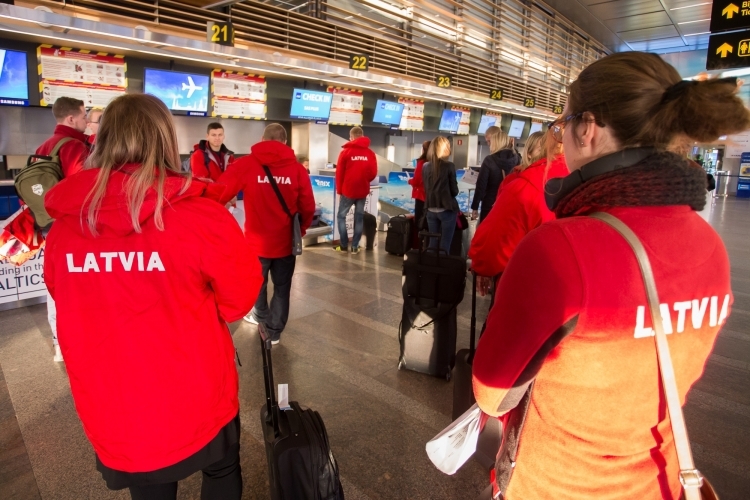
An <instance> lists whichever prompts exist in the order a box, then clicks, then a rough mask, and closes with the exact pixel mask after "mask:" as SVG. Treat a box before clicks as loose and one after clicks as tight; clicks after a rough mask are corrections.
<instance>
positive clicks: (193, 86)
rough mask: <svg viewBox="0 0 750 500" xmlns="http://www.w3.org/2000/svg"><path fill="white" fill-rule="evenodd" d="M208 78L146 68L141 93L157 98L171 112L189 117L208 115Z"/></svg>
mask: <svg viewBox="0 0 750 500" xmlns="http://www.w3.org/2000/svg"><path fill="white" fill-rule="evenodd" d="M208 86H209V84H208V76H207V75H201V74H193V73H181V72H179V71H166V70H161V69H151V68H146V72H145V74H144V78H143V93H144V94H151V95H153V96H155V97H158V98H159V100H161V101H162V102H163V103H164V104H166V106H167V107H168V108H169V109H170V110H171V111H187V113H188V114H189V115H193V116H206V114H207V113H208Z"/></svg>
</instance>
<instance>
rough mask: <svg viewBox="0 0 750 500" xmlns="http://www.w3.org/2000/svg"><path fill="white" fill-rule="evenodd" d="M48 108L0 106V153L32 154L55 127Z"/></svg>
mask: <svg viewBox="0 0 750 500" xmlns="http://www.w3.org/2000/svg"><path fill="white" fill-rule="evenodd" d="M55 125H56V123H55V119H54V117H53V116H52V111H51V110H49V109H47V108H22V107H14V106H0V155H30V154H32V153H34V151H36V148H37V147H39V145H40V144H41V143H43V142H44V141H46V140H47V139H48V138H49V137H50V136H51V135H52V132H53V131H54V129H55Z"/></svg>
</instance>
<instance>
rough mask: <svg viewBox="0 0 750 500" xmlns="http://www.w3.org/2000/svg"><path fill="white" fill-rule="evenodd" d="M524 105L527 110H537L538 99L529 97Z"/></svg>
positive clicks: (524, 101)
mask: <svg viewBox="0 0 750 500" xmlns="http://www.w3.org/2000/svg"><path fill="white" fill-rule="evenodd" d="M523 105H524V107H526V108H535V107H536V99H535V98H533V97H527V98H526V99H524V100H523Z"/></svg>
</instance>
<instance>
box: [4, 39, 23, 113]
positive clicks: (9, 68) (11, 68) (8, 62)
mask: <svg viewBox="0 0 750 500" xmlns="http://www.w3.org/2000/svg"><path fill="white" fill-rule="evenodd" d="M0 104H9V105H12V106H28V105H29V81H28V71H27V66H26V53H25V52H17V51H15V50H5V49H0Z"/></svg>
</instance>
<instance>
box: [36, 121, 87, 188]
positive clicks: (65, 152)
mask: <svg viewBox="0 0 750 500" xmlns="http://www.w3.org/2000/svg"><path fill="white" fill-rule="evenodd" d="M65 137H72V138H73V139H76V140H74V141H68V142H66V143H65V144H64V145H63V147H62V148H60V166H61V167H62V171H63V176H65V177H68V176H69V175H73V174H75V173H77V172H80V171H81V170H83V164H84V162H85V161H86V158H88V157H89V151H90V150H89V143H88V139H89V136H87V135H86V134H84V133H83V132H79V131H77V130H76V129H74V128H71V127H68V126H67V125H57V126H56V127H55V132H54V134H52V137H50V138H49V139H47V140H46V141H44V142H43V143H42V145H41V146H39V147H38V148H36V154H38V155H43V156H47V155H49V154H50V153H51V152H52V150H53V149H55V146H56V145H57V143H58V142H60V139H63V138H65Z"/></svg>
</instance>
